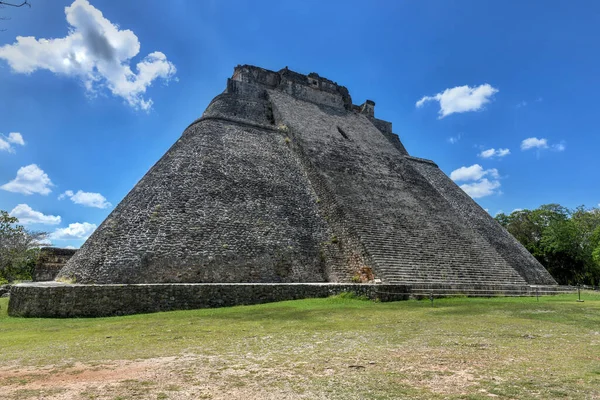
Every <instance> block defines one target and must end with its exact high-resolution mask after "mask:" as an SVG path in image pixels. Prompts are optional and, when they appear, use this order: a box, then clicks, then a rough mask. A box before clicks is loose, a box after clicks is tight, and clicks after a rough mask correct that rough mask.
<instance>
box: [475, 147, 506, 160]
mask: <svg viewBox="0 0 600 400" xmlns="http://www.w3.org/2000/svg"><path fill="white" fill-rule="evenodd" d="M509 154H510V150H509V149H498V150H496V149H494V148H491V149H487V150H483V151H482V152H481V153H479V157H481V158H492V157H504V156H507V155H509Z"/></svg>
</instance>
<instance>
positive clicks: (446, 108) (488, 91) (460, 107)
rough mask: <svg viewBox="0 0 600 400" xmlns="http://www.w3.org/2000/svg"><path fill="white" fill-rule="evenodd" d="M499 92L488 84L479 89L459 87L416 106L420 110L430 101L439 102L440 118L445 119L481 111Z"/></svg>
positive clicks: (480, 86) (431, 97) (425, 97)
mask: <svg viewBox="0 0 600 400" xmlns="http://www.w3.org/2000/svg"><path fill="white" fill-rule="evenodd" d="M497 92H498V89H496V88H494V87H492V86H491V85H489V84H487V83H485V84H483V85H479V86H477V87H470V86H466V85H465V86H457V87H453V88H451V89H446V90H444V91H443V92H441V93H438V94H436V95H434V96H424V97H423V98H421V100H419V101H417V103H416V106H417V108H419V107H423V105H424V104H425V103H427V102H429V101H437V102H439V104H440V111H439V114H440V116H439V118H444V117H446V116H448V115H450V114H454V113H463V112H468V111H479V110H481V109H482V108H483V106H484V105H485V104H487V103H489V102H490V100H491V98H492V96H493V95H494V94H495V93H497Z"/></svg>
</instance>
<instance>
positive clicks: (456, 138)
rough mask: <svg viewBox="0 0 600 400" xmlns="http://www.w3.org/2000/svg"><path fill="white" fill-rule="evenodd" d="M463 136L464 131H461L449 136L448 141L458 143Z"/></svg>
mask: <svg viewBox="0 0 600 400" xmlns="http://www.w3.org/2000/svg"><path fill="white" fill-rule="evenodd" d="M461 137H462V133H459V134H458V135H456V136H451V137H449V138H448V143H450V144H455V143H457V142H458V141H459V140H460V138H461Z"/></svg>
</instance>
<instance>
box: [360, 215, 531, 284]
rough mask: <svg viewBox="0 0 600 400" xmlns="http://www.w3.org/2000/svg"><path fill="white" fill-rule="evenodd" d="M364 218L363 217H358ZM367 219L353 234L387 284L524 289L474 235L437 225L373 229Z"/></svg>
mask: <svg viewBox="0 0 600 400" xmlns="http://www.w3.org/2000/svg"><path fill="white" fill-rule="evenodd" d="M363 215H364V214H363ZM372 221H373V220H371V221H368V220H366V219H363V220H362V221H357V222H356V223H355V225H354V226H355V229H356V232H357V234H358V236H359V238H360V241H361V242H362V244H363V246H364V247H365V249H366V251H367V252H368V253H369V255H370V256H371V259H372V260H373V262H374V263H375V264H376V265H375V268H374V269H375V271H376V273H377V274H378V275H379V277H380V278H381V279H382V280H383V281H384V282H386V283H392V284H409V283H429V284H445V283H461V284H466V285H478V284H482V283H485V284H486V285H507V284H508V285H525V284H526V281H525V280H524V279H523V278H522V277H521V276H520V275H519V274H518V273H517V272H516V271H515V270H514V269H513V268H511V267H510V266H509V265H507V264H506V263H505V262H504V260H503V259H502V258H501V257H500V256H498V255H496V254H495V251H494V249H493V248H491V246H490V245H489V244H488V243H487V242H486V241H485V240H484V239H483V238H481V237H480V236H479V235H477V234H476V233H475V232H469V231H468V229H466V228H462V229H461V227H457V226H456V225H453V226H452V227H449V226H447V225H445V224H444V223H443V222H442V221H439V222H440V223H439V225H437V226H435V227H432V226H428V225H429V224H428V223H426V222H424V221H422V222H423V225H422V226H420V227H416V226H414V225H413V224H411V225H412V226H410V225H409V226H406V225H405V226H402V225H395V224H387V225H386V226H385V227H383V226H378V225H377V224H376V223H373V222H372Z"/></svg>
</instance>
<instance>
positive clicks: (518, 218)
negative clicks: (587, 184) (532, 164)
mask: <svg viewBox="0 0 600 400" xmlns="http://www.w3.org/2000/svg"><path fill="white" fill-rule="evenodd" d="M496 220H497V221H498V222H499V223H500V224H502V226H504V227H505V228H506V229H507V230H508V231H509V232H510V233H511V234H512V235H513V236H514V237H515V238H516V239H517V240H519V242H521V244H523V246H525V248H527V250H529V251H530V252H531V254H532V255H533V256H534V257H535V258H537V259H538V261H540V263H542V264H543V265H544V266H545V267H546V269H547V270H548V272H550V274H551V275H552V276H553V277H554V279H556V280H557V282H558V283H561V284H578V283H586V284H592V285H594V284H598V283H599V282H600V210H598V209H597V208H592V209H585V208H584V207H583V206H581V207H578V208H577V209H575V210H569V209H567V208H565V207H562V206H560V205H558V204H547V205H543V206H540V207H539V208H538V209H536V210H523V211H515V212H513V213H511V214H510V215H505V214H500V215H498V216H497V217H496Z"/></svg>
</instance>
